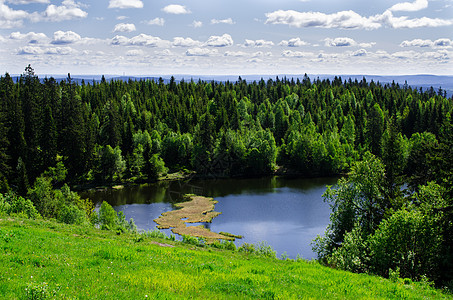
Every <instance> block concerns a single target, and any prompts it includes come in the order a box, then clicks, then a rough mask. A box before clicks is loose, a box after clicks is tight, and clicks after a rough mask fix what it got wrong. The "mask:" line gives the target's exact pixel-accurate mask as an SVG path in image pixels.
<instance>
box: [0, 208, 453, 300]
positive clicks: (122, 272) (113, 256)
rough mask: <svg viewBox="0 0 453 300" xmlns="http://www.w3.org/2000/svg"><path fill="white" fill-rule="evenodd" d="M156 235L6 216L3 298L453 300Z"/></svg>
mask: <svg viewBox="0 0 453 300" xmlns="http://www.w3.org/2000/svg"><path fill="white" fill-rule="evenodd" d="M153 236H157V234H152V233H148V234H136V233H135V234H134V233H122V234H119V232H114V231H105V230H99V229H96V228H93V227H87V226H76V225H67V224H62V223H57V222H55V221H49V220H29V219H21V218H17V217H8V216H3V217H0V249H1V253H2V254H1V255H0V298H2V299H54V298H55V299H146V298H148V299H187V298H203V299H233V298H234V299H238V298H239V299H248V298H255V299H256V298H259V299H295V298H302V299H345V298H353V299H371V298H373V299H392V298H393V299H428V298H429V299H446V298H451V296H450V295H447V294H444V293H443V292H442V291H440V290H436V289H434V288H433V287H431V286H430V284H429V283H428V282H426V281H421V282H417V283H414V282H412V281H411V280H408V279H406V280H404V279H400V278H397V277H396V276H393V277H392V276H391V278H390V279H384V278H382V277H377V276H371V275H366V274H354V273H350V272H346V271H341V270H336V269H332V268H328V267H325V266H321V265H320V264H319V263H317V262H315V261H306V260H303V259H297V260H287V259H281V258H280V259H277V258H276V257H275V252H273V251H272V249H270V248H269V247H267V246H265V245H264V244H263V245H261V246H256V245H255V246H253V245H247V246H246V247H242V248H239V249H234V250H226V249H219V248H225V247H227V246H228V245H231V244H228V243H224V244H217V245H216V246H217V247H218V248H216V247H212V246H209V247H208V246H205V245H203V243H200V242H199V240H197V239H195V238H186V239H185V243H183V242H178V241H172V240H171V239H169V238H162V236H161V237H153ZM232 248H235V247H232Z"/></svg>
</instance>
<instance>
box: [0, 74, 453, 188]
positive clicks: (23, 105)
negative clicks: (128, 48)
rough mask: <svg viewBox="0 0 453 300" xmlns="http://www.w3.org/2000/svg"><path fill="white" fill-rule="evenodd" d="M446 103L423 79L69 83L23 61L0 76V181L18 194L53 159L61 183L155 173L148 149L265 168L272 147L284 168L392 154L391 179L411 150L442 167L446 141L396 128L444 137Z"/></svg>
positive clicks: (204, 162)
mask: <svg viewBox="0 0 453 300" xmlns="http://www.w3.org/2000/svg"><path fill="white" fill-rule="evenodd" d="M452 109H453V104H452V101H451V99H446V98H445V97H443V96H442V95H436V94H435V93H432V92H430V91H429V90H428V91H425V92H423V91H420V90H417V89H411V88H410V87H404V88H401V87H399V86H398V85H396V84H391V85H390V84H385V85H383V84H380V83H375V82H367V81H366V80H365V78H364V79H363V80H361V81H357V80H355V81H353V80H351V79H350V80H342V79H341V78H336V79H335V80H334V81H330V80H320V79H317V80H313V81H311V80H310V78H308V76H305V77H304V78H303V79H302V80H300V79H297V78H294V79H289V78H286V77H285V78H283V79H280V78H275V79H269V80H268V81H264V80H260V81H254V82H246V81H244V80H241V79H239V80H238V81H236V82H213V83H211V82H204V81H198V82H195V81H181V82H176V81H172V82H170V83H168V84H166V83H164V82H163V81H161V80H156V81H153V80H140V81H133V80H130V81H127V82H126V81H110V82H107V81H105V80H104V81H101V82H90V83H85V82H82V83H80V84H79V83H77V82H75V81H72V80H71V78H70V77H68V78H67V79H66V80H63V81H61V82H58V81H57V80H55V79H54V78H45V79H44V80H42V81H41V80H40V79H39V78H38V76H36V75H35V74H34V73H29V72H26V73H25V74H23V75H22V76H21V77H20V78H19V80H18V81H17V82H14V81H13V80H12V78H11V76H9V74H5V75H4V76H2V77H0V167H1V168H0V182H2V186H3V187H4V188H3V191H6V190H7V189H8V187H12V188H13V190H15V191H17V192H18V193H19V194H20V195H22V196H25V195H26V193H27V191H28V188H29V184H30V183H33V182H35V180H36V178H37V177H39V176H40V175H41V174H42V173H43V172H44V171H45V170H50V169H49V168H55V170H56V171H58V170H57V169H58V168H59V165H58V164H59V163H60V162H61V163H64V165H65V166H66V168H67V174H66V177H67V178H66V180H67V181H69V182H71V183H80V182H83V181H85V180H88V181H91V182H95V183H105V182H112V181H119V180H146V179H149V180H154V179H155V178H156V176H155V175H156V172H155V171H152V170H151V168H150V167H151V166H153V164H150V163H149V159H151V158H152V157H153V155H158V157H159V158H161V159H162V160H163V162H164V164H165V165H166V166H167V167H168V168H169V169H170V171H171V172H177V171H180V170H182V169H192V170H195V171H197V172H198V173H200V174H201V175H205V176H212V175H216V176H217V175H221V176H237V175H243V176H247V175H263V174H272V172H273V171H274V170H275V168H276V164H277V154H278V164H279V166H282V167H283V168H285V169H291V170H292V171H293V172H298V173H299V174H302V175H305V176H325V175H336V174H343V173H345V172H347V171H349V169H350V167H351V166H352V163H353V162H355V161H357V160H359V159H360V158H361V156H362V155H363V154H364V153H365V152H366V151H367V150H368V151H371V152H372V153H373V154H374V155H376V156H377V157H379V158H382V159H383V160H384V161H385V163H386V165H387V162H390V160H392V161H393V162H396V163H397V164H395V168H396V169H395V168H393V169H395V170H393V169H388V170H387V171H390V172H387V173H388V174H389V180H388V182H389V185H388V186H389V188H390V187H391V186H393V187H395V184H393V182H394V179H395V180H397V181H398V180H399V178H400V177H399V176H400V175H402V174H400V173H402V172H403V171H405V172H406V174H409V175H412V173H409V172H411V170H413V169H414V165H410V166H409V167H408V168H404V162H405V161H406V158H407V156H408V155H411V153H412V157H414V158H418V159H419V160H425V161H426V162H427V164H429V163H430V162H432V159H434V160H435V161H437V162H439V164H437V163H436V164H431V165H432V166H438V167H439V168H440V169H441V170H444V169H446V168H445V167H442V166H440V165H441V164H440V161H441V160H440V158H441V157H443V156H442V155H443V154H441V153H445V152H448V149H449V148H438V149H439V152H441V153H438V154H436V155H432V151H431V150H432V148H431V146H430V147H429V148H428V149H427V151H428V152H429V153H430V155H431V158H429V156H430V155H427V154H428V153H427V151H425V152H423V153H421V152H420V153H418V152H417V150H416V149H418V148H417V147H413V146H412V145H410V144H409V143H407V139H409V138H410V137H411V136H412V134H423V133H424V132H430V133H431V134H433V135H434V136H435V137H436V138H437V139H438V140H439V136H440V135H441V134H442V135H443V136H445V137H447V136H448V132H450V131H451V130H450V131H449V130H448V128H449V127H448V126H447V125H448V124H450V123H451V121H449V120H451V118H450V119H448V115H449V114H450V115H451V111H452ZM390 129H391V130H390ZM444 141H448V138H444ZM401 142H403V143H401ZM414 142H415V140H413V141H412V142H411V143H414ZM444 144H445V143H444ZM392 145H393V146H392ZM400 145H402V147H400ZM445 145H446V144H445ZM433 146H436V145H433ZM392 149H393V150H397V151H393V150H392ZM401 149H403V153H401V151H400V150H401ZM441 149H442V150H441ZM409 150H411V151H409ZM422 151H424V150H422ZM392 153H393V154H392ZM417 153H418V154H417ZM390 154H391V155H390ZM401 155H402V156H401ZM399 157H402V158H403V159H398V158H399ZM445 158H447V157H445ZM155 162H156V160H155ZM409 162H410V160H409ZM400 163H401V164H400ZM388 165H389V166H390V164H388ZM389 166H387V167H389ZM440 169H438V171H440ZM395 172H396V173H395ZM436 172H437V171H436ZM393 173H395V174H396V175H395V176H393ZM444 173H445V172H444ZM60 174H61V173H60ZM416 174H418V175H417V176H420V175H421V172H416ZM46 176H48V177H52V175H51V174H47V175H46ZM432 177H433V176H429V178H428V177H427V178H426V179H427V180H428V181H429V180H435V178H432ZM422 181H423V182H421V183H422V184H424V183H426V182H427V181H426V180H425V179H422ZM60 182H62V181H60ZM53 184H54V185H55V184H56V182H55V180H54V181H53ZM412 188H415V189H416V186H414V187H412ZM395 191H396V190H395V189H393V192H395Z"/></svg>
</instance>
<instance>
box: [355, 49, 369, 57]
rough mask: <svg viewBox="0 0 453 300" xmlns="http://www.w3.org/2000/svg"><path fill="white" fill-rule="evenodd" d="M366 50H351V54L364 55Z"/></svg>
mask: <svg viewBox="0 0 453 300" xmlns="http://www.w3.org/2000/svg"><path fill="white" fill-rule="evenodd" d="M367 54H368V52H367V51H366V50H365V49H360V50H357V51H354V52H352V56H366V55H367Z"/></svg>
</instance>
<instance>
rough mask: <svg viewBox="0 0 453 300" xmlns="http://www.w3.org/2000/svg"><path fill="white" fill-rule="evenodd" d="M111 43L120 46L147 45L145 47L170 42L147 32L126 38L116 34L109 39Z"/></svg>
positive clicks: (166, 44) (161, 45) (160, 45)
mask: <svg viewBox="0 0 453 300" xmlns="http://www.w3.org/2000/svg"><path fill="white" fill-rule="evenodd" d="M110 44H112V45H117V46H118V45H122V46H147V47H166V46H168V45H169V44H170V43H169V42H168V41H166V40H162V39H161V38H159V37H155V36H151V35H147V34H144V33H142V34H139V35H137V36H134V37H132V38H130V39H129V38H127V37H125V36H122V35H116V36H115V37H113V38H112V40H111V41H110Z"/></svg>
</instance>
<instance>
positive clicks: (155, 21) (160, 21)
mask: <svg viewBox="0 0 453 300" xmlns="http://www.w3.org/2000/svg"><path fill="white" fill-rule="evenodd" d="M145 24H148V25H157V26H164V24H165V20H164V19H163V18H154V19H152V20H149V21H145Z"/></svg>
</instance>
